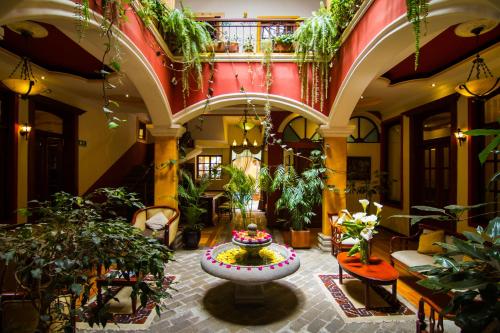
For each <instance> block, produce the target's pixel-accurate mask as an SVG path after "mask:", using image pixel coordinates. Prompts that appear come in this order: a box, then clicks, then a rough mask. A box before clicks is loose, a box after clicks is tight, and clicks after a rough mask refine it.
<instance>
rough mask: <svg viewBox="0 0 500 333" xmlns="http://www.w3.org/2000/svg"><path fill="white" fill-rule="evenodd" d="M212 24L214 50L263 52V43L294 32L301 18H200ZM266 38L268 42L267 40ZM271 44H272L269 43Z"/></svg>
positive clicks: (291, 49)
mask: <svg viewBox="0 0 500 333" xmlns="http://www.w3.org/2000/svg"><path fill="white" fill-rule="evenodd" d="M198 20H199V21H205V22H207V23H208V24H209V25H210V26H212V27H213V29H211V34H212V38H213V40H214V45H213V46H214V51H215V52H217V53H220V52H229V53H243V52H248V53H252V52H262V50H263V45H265V44H266V43H271V42H270V41H271V40H273V39H274V38H275V37H277V36H281V35H285V34H292V33H294V32H295V30H296V29H297V27H298V26H299V25H300V23H301V22H302V20H301V19H281V18H280V19H264V18H262V19H253V18H235V19H229V18H198ZM266 40H267V41H268V42H266ZM268 45H270V44H268ZM292 51H293V48H277V47H276V44H275V46H274V52H292Z"/></svg>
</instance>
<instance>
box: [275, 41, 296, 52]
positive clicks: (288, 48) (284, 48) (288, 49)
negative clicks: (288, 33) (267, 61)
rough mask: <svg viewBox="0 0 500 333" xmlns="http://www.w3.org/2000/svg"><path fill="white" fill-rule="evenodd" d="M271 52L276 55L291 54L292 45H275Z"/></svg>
mask: <svg viewBox="0 0 500 333" xmlns="http://www.w3.org/2000/svg"><path fill="white" fill-rule="evenodd" d="M273 51H274V52H276V53H290V52H293V44H283V43H275V44H274V47H273Z"/></svg>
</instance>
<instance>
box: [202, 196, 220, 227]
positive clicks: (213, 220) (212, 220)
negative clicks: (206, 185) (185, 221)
mask: <svg viewBox="0 0 500 333" xmlns="http://www.w3.org/2000/svg"><path fill="white" fill-rule="evenodd" d="M223 195H224V192H222V191H206V192H205V193H203V195H202V196H201V200H202V203H203V206H204V207H203V208H205V209H206V210H207V212H206V213H204V214H203V215H202V216H201V220H202V221H203V222H205V225H216V224H217V207H218V206H219V200H220V199H221V198H222V196H223Z"/></svg>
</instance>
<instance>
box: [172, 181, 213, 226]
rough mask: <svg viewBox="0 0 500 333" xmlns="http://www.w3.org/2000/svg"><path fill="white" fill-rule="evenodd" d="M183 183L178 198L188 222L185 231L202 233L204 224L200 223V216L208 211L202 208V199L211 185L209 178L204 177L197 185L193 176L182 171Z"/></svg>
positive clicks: (180, 185)
mask: <svg viewBox="0 0 500 333" xmlns="http://www.w3.org/2000/svg"><path fill="white" fill-rule="evenodd" d="M180 174H181V182H180V183H179V186H178V190H177V191H178V196H179V199H180V200H179V201H180V208H181V211H182V216H183V217H184V219H185V221H186V225H185V227H184V230H185V231H200V230H201V229H202V228H203V223H201V222H200V216H201V215H202V214H203V213H205V212H206V211H207V210H206V209H205V208H202V207H200V205H201V203H200V198H201V197H202V195H203V193H205V191H206V190H207V188H208V186H209V185H210V180H209V178H208V177H202V178H201V180H200V181H199V182H198V183H195V181H194V180H193V178H192V177H191V175H189V174H188V173H186V172H184V171H181V172H180Z"/></svg>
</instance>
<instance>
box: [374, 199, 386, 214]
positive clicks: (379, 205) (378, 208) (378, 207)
mask: <svg viewBox="0 0 500 333" xmlns="http://www.w3.org/2000/svg"><path fill="white" fill-rule="evenodd" d="M373 204H374V205H375V207H377V215H379V214H380V212H381V211H382V207H384V206H383V205H381V204H379V203H378V202H373Z"/></svg>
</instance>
